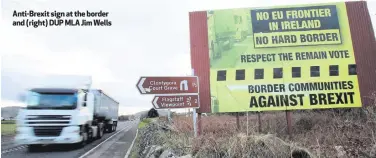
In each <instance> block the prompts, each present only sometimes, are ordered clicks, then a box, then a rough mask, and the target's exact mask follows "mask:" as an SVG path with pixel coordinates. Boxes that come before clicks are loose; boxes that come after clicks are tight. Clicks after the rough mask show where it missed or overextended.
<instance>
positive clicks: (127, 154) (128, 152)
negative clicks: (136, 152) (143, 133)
mask: <svg viewBox="0 0 376 158" xmlns="http://www.w3.org/2000/svg"><path fill="white" fill-rule="evenodd" d="M137 134H138V129H137V131H136V136H134V139H133V141H132V144H131V146H130V147H129V149H128V151H127V153H126V154H125V156H124V158H128V157H129V154H130V153H131V150H132V148H133V145H134V142H135V141H136V138H137Z"/></svg>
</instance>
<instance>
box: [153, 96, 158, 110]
mask: <svg viewBox="0 0 376 158" xmlns="http://www.w3.org/2000/svg"><path fill="white" fill-rule="evenodd" d="M158 99H159V97H154V99H153V106H154V108H156V109H159V105H158V103H157V101H158Z"/></svg>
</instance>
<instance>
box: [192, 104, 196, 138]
mask: <svg viewBox="0 0 376 158" xmlns="http://www.w3.org/2000/svg"><path fill="white" fill-rule="evenodd" d="M192 117H193V132H194V135H195V137H197V123H196V109H195V108H193V110H192Z"/></svg>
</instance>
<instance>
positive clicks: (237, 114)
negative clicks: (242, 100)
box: [236, 112, 240, 131]
mask: <svg viewBox="0 0 376 158" xmlns="http://www.w3.org/2000/svg"><path fill="white" fill-rule="evenodd" d="M236 129H237V130H238V131H239V130H240V123H239V112H237V113H236Z"/></svg>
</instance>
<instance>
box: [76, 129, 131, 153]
mask: <svg viewBox="0 0 376 158" xmlns="http://www.w3.org/2000/svg"><path fill="white" fill-rule="evenodd" d="M131 126H132V125H128V126H127V127H124V128H123V129H121V130H120V131H118V132H116V133H115V134H113V135H112V136H110V137H108V138H107V139H106V140H104V141H103V142H101V143H99V144H98V145H97V146H95V147H94V148H93V149H91V150H89V151H88V152H86V153H85V154H83V155H81V156H80V157H79V158H83V157H85V156H86V155H88V154H89V153H91V152H92V151H93V150H95V149H96V148H98V147H99V146H101V145H102V144H103V143H105V142H107V141H108V140H109V139H111V138H112V137H113V136H115V135H117V134H119V133H120V132H122V131H124V130H125V129H127V128H128V127H131Z"/></svg>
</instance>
